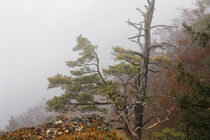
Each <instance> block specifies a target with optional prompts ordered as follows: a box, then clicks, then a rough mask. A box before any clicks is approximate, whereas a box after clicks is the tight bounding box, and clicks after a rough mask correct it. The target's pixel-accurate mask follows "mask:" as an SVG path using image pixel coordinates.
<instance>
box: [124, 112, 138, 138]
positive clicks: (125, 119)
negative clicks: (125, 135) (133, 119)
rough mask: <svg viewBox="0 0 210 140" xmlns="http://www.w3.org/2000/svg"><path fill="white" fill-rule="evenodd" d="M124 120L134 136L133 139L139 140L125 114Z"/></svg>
mask: <svg viewBox="0 0 210 140" xmlns="http://www.w3.org/2000/svg"><path fill="white" fill-rule="evenodd" d="M122 118H123V120H124V121H125V123H126V125H127V127H128V129H129V131H130V133H131V134H132V137H133V138H134V139H135V140H139V138H138V136H137V135H136V133H135V132H134V131H133V130H132V128H131V126H130V124H129V122H128V119H127V118H126V116H125V115H124V114H123V116H122Z"/></svg>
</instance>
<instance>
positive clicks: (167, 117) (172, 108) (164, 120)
mask: <svg viewBox="0 0 210 140" xmlns="http://www.w3.org/2000/svg"><path fill="white" fill-rule="evenodd" d="M173 110H174V107H173V106H172V107H171V109H170V110H167V113H168V114H167V115H166V117H165V119H163V120H160V118H159V117H157V122H156V123H154V124H153V125H151V126H149V127H147V128H146V130H148V129H151V128H153V127H155V126H157V125H158V124H160V123H163V122H166V121H169V116H170V115H171V113H172V111H173Z"/></svg>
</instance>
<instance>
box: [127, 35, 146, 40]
mask: <svg viewBox="0 0 210 140" xmlns="http://www.w3.org/2000/svg"><path fill="white" fill-rule="evenodd" d="M139 37H144V35H136V36H133V37H129V38H128V39H130V40H131V39H135V38H139Z"/></svg>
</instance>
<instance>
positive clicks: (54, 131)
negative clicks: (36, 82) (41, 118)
mask: <svg viewBox="0 0 210 140" xmlns="http://www.w3.org/2000/svg"><path fill="white" fill-rule="evenodd" d="M104 120H105V119H104V118H103V117H101V116H99V115H88V116H82V117H75V118H73V119H69V118H66V117H58V118H57V119H56V120H55V121H51V122H46V123H43V124H41V125H37V126H34V127H29V128H22V129H18V130H16V131H14V132H1V134H0V139H1V140H37V139H40V140H52V139H58V140H59V139H60V140H68V139H72V140H76V139H77V140H86V139H87V140H88V139H89V140H92V139H95V140H97V139H101V140H102V139H104V140H105V139H106V140H107V139H108V140H111V139H121V140H123V139H125V137H124V136H119V134H117V132H115V131H112V130H110V129H109V123H106V122H105V121H104Z"/></svg>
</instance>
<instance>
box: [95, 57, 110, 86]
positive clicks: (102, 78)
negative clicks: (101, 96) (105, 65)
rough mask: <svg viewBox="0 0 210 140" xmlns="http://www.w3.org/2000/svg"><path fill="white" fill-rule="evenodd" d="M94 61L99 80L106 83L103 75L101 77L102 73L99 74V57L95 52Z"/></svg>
mask: <svg viewBox="0 0 210 140" xmlns="http://www.w3.org/2000/svg"><path fill="white" fill-rule="evenodd" d="M96 61H97V65H96V67H97V71H98V74H99V76H100V78H101V80H102V81H103V83H104V84H105V85H107V83H106V81H105V79H104V77H103V76H102V74H101V71H100V68H99V58H98V55H97V54H96Z"/></svg>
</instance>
